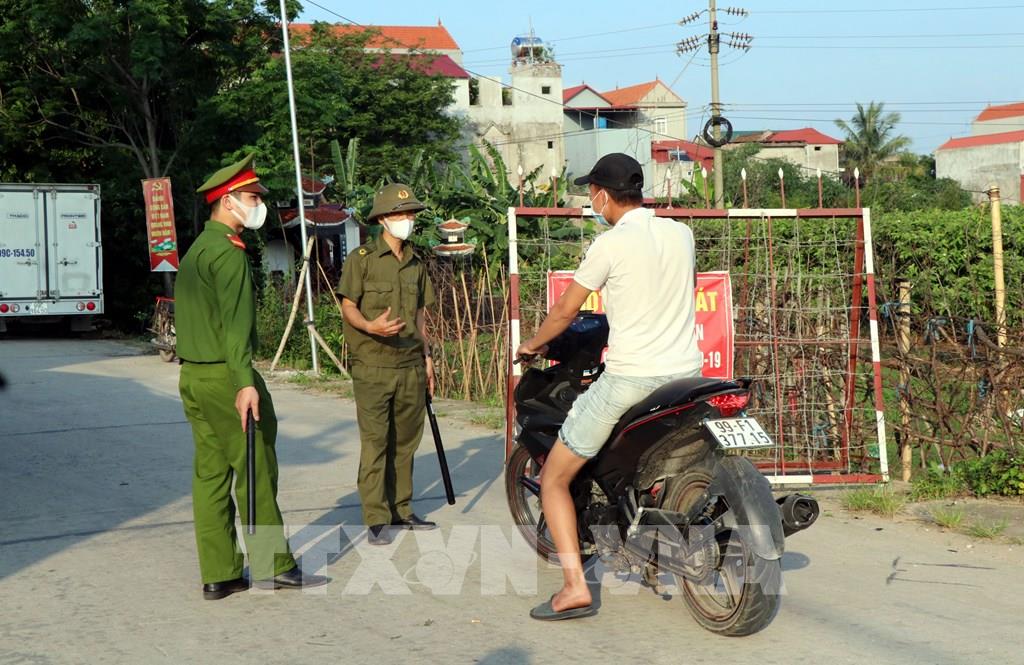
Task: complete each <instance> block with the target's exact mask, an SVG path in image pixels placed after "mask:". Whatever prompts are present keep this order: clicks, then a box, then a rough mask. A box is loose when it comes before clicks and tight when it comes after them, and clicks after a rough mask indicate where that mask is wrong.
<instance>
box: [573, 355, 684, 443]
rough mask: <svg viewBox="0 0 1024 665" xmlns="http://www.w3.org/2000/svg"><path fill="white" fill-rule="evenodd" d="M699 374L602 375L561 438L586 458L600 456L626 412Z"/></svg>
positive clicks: (577, 406)
mask: <svg viewBox="0 0 1024 665" xmlns="http://www.w3.org/2000/svg"><path fill="white" fill-rule="evenodd" d="M691 376H697V375H695V374H689V373H684V374H669V375H667V376H618V375H615V374H608V373H605V374H602V375H601V376H600V378H598V380H597V381H596V382H594V384H593V385H592V386H590V388H589V389H588V390H587V392H585V393H583V394H582V395H580V396H579V397H578V398H576V401H575V402H573V405H572V409H570V410H569V415H568V417H567V418H566V419H565V422H564V423H563V424H562V429H561V430H559V432H558V438H559V439H561V441H562V443H564V444H565V445H566V446H568V448H569V450H571V451H572V452H573V453H574V454H576V455H577V456H579V457H582V458H584V459H589V458H591V457H593V456H594V455H596V454H597V453H598V451H600V450H601V447H602V446H604V444H605V443H606V442H607V441H608V437H609V436H610V435H611V433H612V430H613V429H615V426H616V425H617V424H618V423H619V419H620V418H622V416H623V414H625V413H626V411H629V410H630V409H631V408H633V407H634V406H636V405H637V404H639V403H640V402H642V401H643V400H645V399H647V398H648V397H649V396H650V395H651V393H653V392H654V391H655V390H657V389H658V388H660V387H662V386H663V385H665V384H666V383H669V382H670V381H675V380H676V379H683V378H687V377H691Z"/></svg>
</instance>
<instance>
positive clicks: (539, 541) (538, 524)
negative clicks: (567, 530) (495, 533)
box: [505, 446, 594, 563]
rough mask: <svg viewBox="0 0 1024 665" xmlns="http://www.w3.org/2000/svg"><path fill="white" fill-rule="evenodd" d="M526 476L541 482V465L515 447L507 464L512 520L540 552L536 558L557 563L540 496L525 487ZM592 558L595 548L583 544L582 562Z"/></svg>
mask: <svg viewBox="0 0 1024 665" xmlns="http://www.w3.org/2000/svg"><path fill="white" fill-rule="evenodd" d="M523 476H526V477H527V478H529V479H531V480H534V481H536V482H540V466H539V465H538V464H537V463H536V462H534V461H533V458H531V457H530V453H529V452H527V450H526V448H523V447H522V446H516V448H515V450H514V451H513V452H512V457H510V458H509V460H508V463H507V464H506V465H505V499H506V501H507V503H508V509H509V512H511V513H512V521H514V522H515V523H516V526H517V527H518V528H519V533H521V534H522V536H523V538H524V539H525V540H526V542H527V543H529V545H530V547H532V548H533V549H534V551H536V552H537V556H539V557H540V558H541V559H542V560H544V561H548V562H551V563H558V555H557V554H556V549H555V543H554V541H553V540H552V539H551V532H550V531H548V529H547V523H546V521H545V520H544V509H543V507H542V506H541V502H540V497H539V496H536V495H534V493H533V492H531V491H530V490H529V489H527V488H526V487H524V486H523V484H522V483H521V482H520V479H521V478H522V477H523ZM588 550H590V551H588ZM593 556H594V551H593V550H592V548H590V547H588V545H587V544H586V543H580V559H581V560H582V561H583V563H586V562H587V561H589V560H590V559H591V558H592V557H593Z"/></svg>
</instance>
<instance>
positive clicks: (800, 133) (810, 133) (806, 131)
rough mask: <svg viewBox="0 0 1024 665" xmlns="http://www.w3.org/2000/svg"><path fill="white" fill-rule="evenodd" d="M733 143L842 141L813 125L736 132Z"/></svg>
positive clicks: (830, 143) (822, 143)
mask: <svg viewBox="0 0 1024 665" xmlns="http://www.w3.org/2000/svg"><path fill="white" fill-rule="evenodd" d="M732 142H733V143H762V144H771V143H805V144H807V145H840V144H841V143H842V141H840V140H839V139H835V138H832V137H831V136H829V135H828V134H823V133H822V132H819V131H818V130H817V129H814V128H813V127H804V128H803V129H787V130H784V131H781V132H776V131H773V130H765V131H755V132H736V134H735V135H734V136H733V139H732Z"/></svg>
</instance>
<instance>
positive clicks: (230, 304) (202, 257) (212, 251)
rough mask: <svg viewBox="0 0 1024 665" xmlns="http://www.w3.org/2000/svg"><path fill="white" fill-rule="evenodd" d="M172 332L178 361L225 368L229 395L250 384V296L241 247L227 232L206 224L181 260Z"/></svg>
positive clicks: (253, 305)
mask: <svg viewBox="0 0 1024 665" xmlns="http://www.w3.org/2000/svg"><path fill="white" fill-rule="evenodd" d="M174 326H175V331H176V333H177V336H178V339H177V353H178V357H179V358H181V359H182V360H185V361H188V362H195V363H217V362H223V363H226V364H227V366H228V374H229V376H230V377H231V381H232V383H234V386H235V390H240V389H242V388H245V387H246V386H252V385H254V384H255V382H254V380H253V371H252V353H253V349H255V348H256V293H255V291H254V289H253V282H252V273H251V272H250V268H249V259H248V257H247V256H246V254H245V249H244V245H242V241H241V240H239V238H238V236H237V235H236V234H235V231H234V230H233V229H232V228H231V227H228V226H225V225H224V224H221V223H220V222H214V221H212V220H211V221H209V222H207V223H206V226H205V227H204V228H203V232H202V233H200V234H199V237H198V238H196V241H195V242H194V243H192V246H191V247H190V248H189V250H188V252H187V253H186V254H185V258H184V259H182V261H181V266H180V268H179V269H178V278H177V280H176V282H175V287H174Z"/></svg>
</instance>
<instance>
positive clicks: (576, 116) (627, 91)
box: [562, 79, 686, 141]
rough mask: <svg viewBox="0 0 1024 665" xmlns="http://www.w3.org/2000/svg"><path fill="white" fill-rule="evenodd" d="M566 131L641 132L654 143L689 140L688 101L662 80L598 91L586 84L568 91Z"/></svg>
mask: <svg viewBox="0 0 1024 665" xmlns="http://www.w3.org/2000/svg"><path fill="white" fill-rule="evenodd" d="M562 102H563V103H564V104H565V131H566V132H574V131H584V130H591V129H595V128H596V129H642V130H645V131H647V132H648V133H650V134H653V136H652V137H651V140H653V141H660V140H665V139H677V140H682V139H685V138H686V102H685V101H683V99H682V98H681V97H680V96H679V95H677V94H676V93H674V92H672V90H670V89H669V87H668V86H667V85H665V84H664V83H662V82H661V81H660V80H658V79H655V80H654V81H648V82H647V83H640V84H637V85H631V86H629V87H627V88H616V89H615V90H608V91H605V92H598V91H596V90H594V89H593V88H591V87H590V86H589V85H587V84H585V83H584V84H581V85H577V86H573V87H571V88H567V89H566V91H565V94H564V95H563V99H562Z"/></svg>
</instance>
